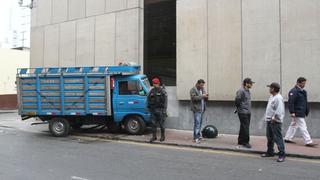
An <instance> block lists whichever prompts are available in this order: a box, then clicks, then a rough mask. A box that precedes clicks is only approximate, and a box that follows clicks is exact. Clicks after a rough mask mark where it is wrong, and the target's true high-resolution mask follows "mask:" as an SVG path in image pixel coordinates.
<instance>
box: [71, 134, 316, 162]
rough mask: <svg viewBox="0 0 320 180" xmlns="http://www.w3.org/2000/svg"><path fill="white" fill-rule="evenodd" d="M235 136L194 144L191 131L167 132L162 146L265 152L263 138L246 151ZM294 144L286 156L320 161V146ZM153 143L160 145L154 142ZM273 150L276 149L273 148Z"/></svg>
mask: <svg viewBox="0 0 320 180" xmlns="http://www.w3.org/2000/svg"><path fill="white" fill-rule="evenodd" d="M74 135H81V136H91V137H98V138H105V139H114V140H126V141H135V142H144V143H148V141H149V139H150V137H151V135H150V133H147V134H146V135H140V136H133V135H127V134H110V133H107V132H106V131H103V132H102V131H91V132H89V131H83V130H82V131H80V132H74ZM237 138H238V136H236V135H227V134H220V135H219V136H218V137H217V138H215V139H203V141H202V142H201V143H200V144H196V143H194V142H193V141H192V131H181V130H167V131H166V141H165V142H163V143H162V144H167V145H175V146H184V147H194V148H205V149H216V150H227V151H237V152H245V153H263V152H265V150H266V144H267V140H266V137H264V136H251V141H250V142H251V145H252V149H247V148H243V147H239V146H238V145H237ZM313 140H314V142H315V143H319V144H320V139H313ZM295 142H296V144H286V152H287V156H291V157H303V158H310V159H320V146H317V147H313V148H311V147H306V146H304V144H303V140H302V139H300V138H297V139H295ZM155 143H160V142H159V141H156V142H155ZM275 150H276V151H277V148H276V146H275Z"/></svg>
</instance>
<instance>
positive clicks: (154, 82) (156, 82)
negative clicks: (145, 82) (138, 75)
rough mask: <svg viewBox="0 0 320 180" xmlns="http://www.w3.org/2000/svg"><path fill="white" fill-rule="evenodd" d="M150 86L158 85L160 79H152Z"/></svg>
mask: <svg viewBox="0 0 320 180" xmlns="http://www.w3.org/2000/svg"><path fill="white" fill-rule="evenodd" d="M152 84H160V79H158V78H153V79H152Z"/></svg>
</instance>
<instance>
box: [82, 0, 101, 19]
mask: <svg viewBox="0 0 320 180" xmlns="http://www.w3.org/2000/svg"><path fill="white" fill-rule="evenodd" d="M105 1H106V0H86V16H93V15H99V14H103V13H104V11H105Z"/></svg>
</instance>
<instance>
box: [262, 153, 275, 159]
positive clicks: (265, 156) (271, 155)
mask: <svg viewBox="0 0 320 180" xmlns="http://www.w3.org/2000/svg"><path fill="white" fill-rule="evenodd" d="M273 156H274V155H273V154H269V153H264V154H261V157H263V158H267V157H273Z"/></svg>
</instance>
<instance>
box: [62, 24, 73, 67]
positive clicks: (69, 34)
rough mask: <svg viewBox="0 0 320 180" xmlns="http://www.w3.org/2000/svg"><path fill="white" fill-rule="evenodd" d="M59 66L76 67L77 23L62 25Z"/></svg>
mask: <svg viewBox="0 0 320 180" xmlns="http://www.w3.org/2000/svg"><path fill="white" fill-rule="evenodd" d="M59 52H60V53H59V60H60V61H59V65H60V66H62V67H68V66H75V65H76V21H69V22H65V23H61V24H60V45H59Z"/></svg>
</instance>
